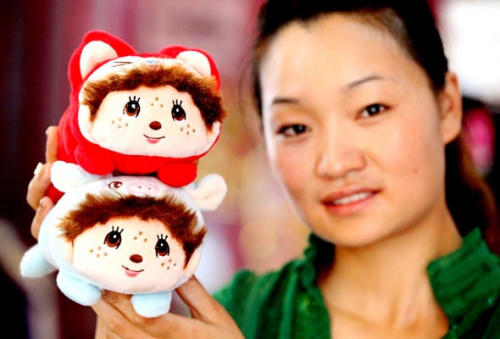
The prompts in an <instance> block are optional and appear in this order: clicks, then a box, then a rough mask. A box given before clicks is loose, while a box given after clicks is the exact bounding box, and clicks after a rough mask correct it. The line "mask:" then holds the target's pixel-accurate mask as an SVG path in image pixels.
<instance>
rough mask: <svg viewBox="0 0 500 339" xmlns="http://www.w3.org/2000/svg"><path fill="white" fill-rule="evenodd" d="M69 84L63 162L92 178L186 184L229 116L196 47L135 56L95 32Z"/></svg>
mask: <svg viewBox="0 0 500 339" xmlns="http://www.w3.org/2000/svg"><path fill="white" fill-rule="evenodd" d="M69 81H70V85H71V93H70V104H69V106H68V108H67V109H66V111H65V112H64V114H63V115H62V117H61V119H60V121H59V147H58V159H59V160H61V161H65V162H68V163H74V164H77V165H79V166H80V167H81V168H82V171H83V174H82V175H83V176H85V175H87V174H88V175H90V176H91V177H92V178H93V179H96V178H97V177H104V176H107V175H109V174H113V175H123V174H125V175H129V174H131V175H150V174H152V175H155V176H157V177H158V178H159V179H160V180H161V181H162V182H164V183H165V184H167V185H169V186H172V187H181V186H185V185H188V184H190V183H192V182H193V181H194V180H195V179H196V176H197V163H196V162H197V160H198V159H199V158H200V157H202V156H204V155H205V154H206V153H207V152H208V151H209V150H210V149H211V148H212V147H213V145H214V144H215V143H216V141H217V140H218V138H219V135H220V132H221V124H222V121H223V119H224V118H225V117H226V115H227V114H226V112H225V110H224V108H223V106H222V96H221V93H220V78H219V73H218V70H217V67H216V65H215V63H214V61H213V59H212V58H211V57H210V55H209V54H208V53H206V52H205V51H203V50H200V49H196V48H187V47H184V46H170V47H165V48H163V49H161V50H160V51H159V52H158V53H137V52H136V51H135V50H134V49H133V48H132V47H130V46H129V45H128V44H127V43H125V42H124V41H122V40H120V39H118V38H117V37H115V36H112V35H110V34H108V33H106V32H104V31H90V32H88V33H87V34H86V35H85V36H84V38H83V41H82V42H81V44H80V46H79V47H78V48H77V49H76V50H75V52H74V53H73V55H72V57H71V59H70V63H69ZM47 195H48V196H49V197H51V198H52V199H53V200H54V201H57V200H58V199H59V198H60V197H61V196H62V192H60V191H58V190H57V189H55V188H54V186H51V187H50V188H49V190H48V192H47Z"/></svg>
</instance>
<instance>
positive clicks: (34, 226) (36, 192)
mask: <svg viewBox="0 0 500 339" xmlns="http://www.w3.org/2000/svg"><path fill="white" fill-rule="evenodd" d="M46 134H47V145H46V147H45V164H43V165H42V164H40V163H39V164H38V166H37V167H36V169H35V176H34V177H33V179H31V181H30V183H29V184H28V193H27V195H26V201H27V202H28V204H29V205H30V206H31V207H32V208H33V209H34V210H35V211H36V214H35V217H34V218H33V221H32V223H31V234H32V235H33V237H35V238H37V239H38V233H39V232H40V226H41V224H42V221H43V219H44V218H45V216H46V215H47V213H48V212H49V211H50V209H51V208H52V206H53V205H54V203H53V202H52V200H51V199H50V198H48V197H45V196H44V195H45V191H46V190H47V188H48V187H49V185H50V167H51V166H52V163H53V162H54V161H56V160H57V127H55V126H51V127H49V128H48V129H47V131H46Z"/></svg>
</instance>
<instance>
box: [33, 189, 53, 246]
mask: <svg viewBox="0 0 500 339" xmlns="http://www.w3.org/2000/svg"><path fill="white" fill-rule="evenodd" d="M53 206H54V203H53V202H52V200H51V199H50V198H49V197H43V198H42V199H41V200H40V203H39V205H38V208H37V209H36V213H35V217H34V218H33V221H32V222H31V235H32V236H33V237H34V238H35V239H38V234H39V233H40V227H41V226H42V221H43V219H45V217H46V216H47V213H49V211H50V210H51V209H52V207H53Z"/></svg>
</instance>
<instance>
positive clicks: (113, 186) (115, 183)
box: [108, 181, 123, 189]
mask: <svg viewBox="0 0 500 339" xmlns="http://www.w3.org/2000/svg"><path fill="white" fill-rule="evenodd" d="M122 185H123V183H122V182H121V181H111V182H110V183H109V184H108V187H109V188H111V189H118V188H120V187H121V186H122Z"/></svg>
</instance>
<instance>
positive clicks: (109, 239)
mask: <svg viewBox="0 0 500 339" xmlns="http://www.w3.org/2000/svg"><path fill="white" fill-rule="evenodd" d="M122 232H123V228H122V230H121V231H120V228H119V227H118V226H116V230H115V227H114V226H111V232H109V233H108V234H106V238H104V245H107V246H108V247H111V248H116V249H118V247H120V244H121V243H122Z"/></svg>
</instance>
